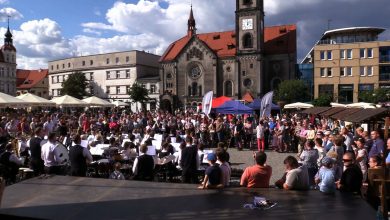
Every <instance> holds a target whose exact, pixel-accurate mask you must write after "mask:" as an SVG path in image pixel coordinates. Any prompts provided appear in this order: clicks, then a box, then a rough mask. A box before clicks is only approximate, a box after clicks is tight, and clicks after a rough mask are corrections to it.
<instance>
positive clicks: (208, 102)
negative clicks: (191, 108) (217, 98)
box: [202, 91, 214, 116]
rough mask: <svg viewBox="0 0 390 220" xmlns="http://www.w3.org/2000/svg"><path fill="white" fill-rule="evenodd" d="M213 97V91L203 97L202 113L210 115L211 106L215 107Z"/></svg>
mask: <svg viewBox="0 0 390 220" xmlns="http://www.w3.org/2000/svg"><path fill="white" fill-rule="evenodd" d="M213 95H214V93H213V91H210V92H208V93H206V95H205V96H204V97H203V101H202V112H203V113H204V114H205V115H207V116H208V115H209V114H210V111H211V106H212V105H213Z"/></svg>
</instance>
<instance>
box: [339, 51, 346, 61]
mask: <svg viewBox="0 0 390 220" xmlns="http://www.w3.org/2000/svg"><path fill="white" fill-rule="evenodd" d="M340 59H345V50H340Z"/></svg>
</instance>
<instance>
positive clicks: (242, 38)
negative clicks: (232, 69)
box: [236, 0, 264, 98]
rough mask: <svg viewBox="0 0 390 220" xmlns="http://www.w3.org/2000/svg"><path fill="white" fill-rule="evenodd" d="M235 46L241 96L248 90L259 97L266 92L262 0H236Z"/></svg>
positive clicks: (239, 93) (239, 95) (239, 94)
mask: <svg viewBox="0 0 390 220" xmlns="http://www.w3.org/2000/svg"><path fill="white" fill-rule="evenodd" d="M236 47H237V60H238V68H237V69H238V74H237V77H238V78H237V82H238V85H239V86H238V87H239V88H238V91H237V92H238V97H239V98H241V96H242V95H244V94H245V93H246V92H250V93H251V94H252V96H254V97H257V96H259V95H260V94H262V93H263V92H264V86H263V84H264V82H263V81H264V80H263V79H264V76H263V71H262V70H263V64H262V63H263V62H262V61H263V53H264V2H263V0H236Z"/></svg>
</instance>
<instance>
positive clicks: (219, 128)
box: [215, 117, 224, 143]
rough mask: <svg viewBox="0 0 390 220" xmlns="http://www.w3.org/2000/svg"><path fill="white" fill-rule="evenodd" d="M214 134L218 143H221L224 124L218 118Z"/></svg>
mask: <svg viewBox="0 0 390 220" xmlns="http://www.w3.org/2000/svg"><path fill="white" fill-rule="evenodd" d="M215 132H216V133H217V138H218V143H219V142H223V140H224V137H223V132H224V123H223V120H222V118H221V117H219V118H218V119H217V122H216V123H215Z"/></svg>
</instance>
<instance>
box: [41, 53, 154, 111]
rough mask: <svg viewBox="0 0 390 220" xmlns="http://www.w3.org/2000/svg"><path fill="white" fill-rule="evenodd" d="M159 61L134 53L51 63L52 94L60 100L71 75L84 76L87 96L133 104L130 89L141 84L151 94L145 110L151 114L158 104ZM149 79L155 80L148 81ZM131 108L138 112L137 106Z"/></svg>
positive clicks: (95, 56)
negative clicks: (86, 83)
mask: <svg viewBox="0 0 390 220" xmlns="http://www.w3.org/2000/svg"><path fill="white" fill-rule="evenodd" d="M159 59H160V56H157V55H154V54H150V53H146V52H143V51H136V50H134V51H126V52H116V53H107V54H97V55H90V56H80V57H72V58H68V59H62V60H54V61H50V62H49V94H50V96H51V97H58V96H61V89H62V83H63V82H64V81H65V80H66V79H67V78H68V77H69V75H70V74H72V73H75V72H82V73H84V74H85V77H86V79H87V80H88V81H89V88H88V89H87V90H88V92H89V93H90V94H91V95H94V96H97V97H99V98H103V99H106V100H108V101H116V100H118V101H122V102H127V103H131V101H132V100H130V98H129V95H128V92H129V90H130V87H131V86H132V85H133V84H134V83H136V82H138V83H140V82H142V84H143V85H144V86H145V87H146V88H149V91H150V92H149V98H150V101H149V102H148V103H146V106H144V107H146V109H147V110H149V109H151V108H154V107H156V103H158V102H159V83H158V82H156V78H157V81H159V63H158V60H159ZM150 78H153V79H154V80H152V81H148V79H150ZM131 104H132V110H134V111H135V110H136V109H137V107H136V104H135V103H131ZM139 109H140V108H139Z"/></svg>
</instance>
